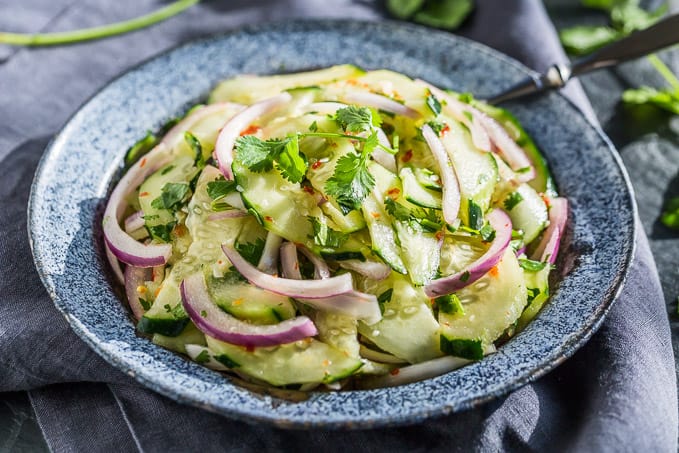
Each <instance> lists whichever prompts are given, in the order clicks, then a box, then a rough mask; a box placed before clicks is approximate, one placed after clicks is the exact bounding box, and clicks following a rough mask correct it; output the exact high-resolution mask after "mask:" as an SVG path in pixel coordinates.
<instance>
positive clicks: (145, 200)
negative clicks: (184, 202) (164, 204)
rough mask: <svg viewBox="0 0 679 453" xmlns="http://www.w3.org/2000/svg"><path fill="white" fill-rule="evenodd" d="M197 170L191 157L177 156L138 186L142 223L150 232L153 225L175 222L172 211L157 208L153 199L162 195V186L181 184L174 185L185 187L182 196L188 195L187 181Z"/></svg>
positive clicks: (179, 187)
mask: <svg viewBox="0 0 679 453" xmlns="http://www.w3.org/2000/svg"><path fill="white" fill-rule="evenodd" d="M197 172H198V169H197V168H196V167H195V166H194V160H193V158H191V157H186V156H184V157H178V158H177V159H175V160H174V161H173V162H172V163H170V164H168V165H165V166H164V167H162V168H160V169H159V170H158V171H156V172H155V173H153V174H152V175H151V176H149V177H148V178H147V179H146V180H145V181H144V182H143V183H142V184H141V186H139V205H140V206H141V210H142V211H143V212H144V223H145V225H146V227H147V228H149V229H150V230H151V232H152V233H153V231H154V228H155V227H159V226H162V225H167V224H170V223H173V222H176V219H175V216H174V213H173V212H172V211H171V210H170V209H164V208H158V207H157V206H158V204H157V203H154V200H156V199H158V198H159V197H161V196H162V194H163V188H164V187H166V185H167V184H170V185H172V184H175V185H181V186H175V187H176V188H178V189H182V188H183V189H185V196H184V197H188V196H189V195H190V193H189V190H190V189H189V181H191V179H193V177H194V176H195V175H196V173H197ZM168 187H169V186H168ZM154 205H155V206H154ZM168 234H169V232H168ZM153 237H154V238H157V236H156V235H153Z"/></svg>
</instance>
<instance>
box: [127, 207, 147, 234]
mask: <svg viewBox="0 0 679 453" xmlns="http://www.w3.org/2000/svg"><path fill="white" fill-rule="evenodd" d="M143 227H144V211H137V212H135V213H134V214H132V215H130V216H129V217H128V218H126V219H125V232H126V233H132V232H133V231H136V230H138V229H139V228H143Z"/></svg>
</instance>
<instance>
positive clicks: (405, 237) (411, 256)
mask: <svg viewBox="0 0 679 453" xmlns="http://www.w3.org/2000/svg"><path fill="white" fill-rule="evenodd" d="M394 228H395V229H396V234H397V235H398V240H399V242H400V243H401V257H402V258H403V262H404V263H405V267H406V269H407V270H408V275H409V276H410V280H411V281H412V282H413V284H414V285H416V286H422V285H424V284H426V283H427V282H429V281H430V280H432V279H433V278H434V277H436V272H437V271H438V269H439V262H440V259H441V243H440V241H439V240H438V238H437V233H431V232H428V231H422V230H420V229H417V228H413V226H412V225H410V224H409V223H407V222H399V221H395V222H394Z"/></svg>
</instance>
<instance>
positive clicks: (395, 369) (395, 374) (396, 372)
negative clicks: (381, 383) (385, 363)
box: [389, 368, 401, 376]
mask: <svg viewBox="0 0 679 453" xmlns="http://www.w3.org/2000/svg"><path fill="white" fill-rule="evenodd" d="M400 372H401V370H400V369H399V368H394V369H393V370H391V371H390V372H389V374H391V375H392V376H398V373H400Z"/></svg>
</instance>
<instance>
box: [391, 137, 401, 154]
mask: <svg viewBox="0 0 679 453" xmlns="http://www.w3.org/2000/svg"><path fill="white" fill-rule="evenodd" d="M399 141H400V137H399V136H398V134H394V137H393V138H392V139H391V148H392V149H393V150H394V154H396V153H397V152H398V146H399Z"/></svg>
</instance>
